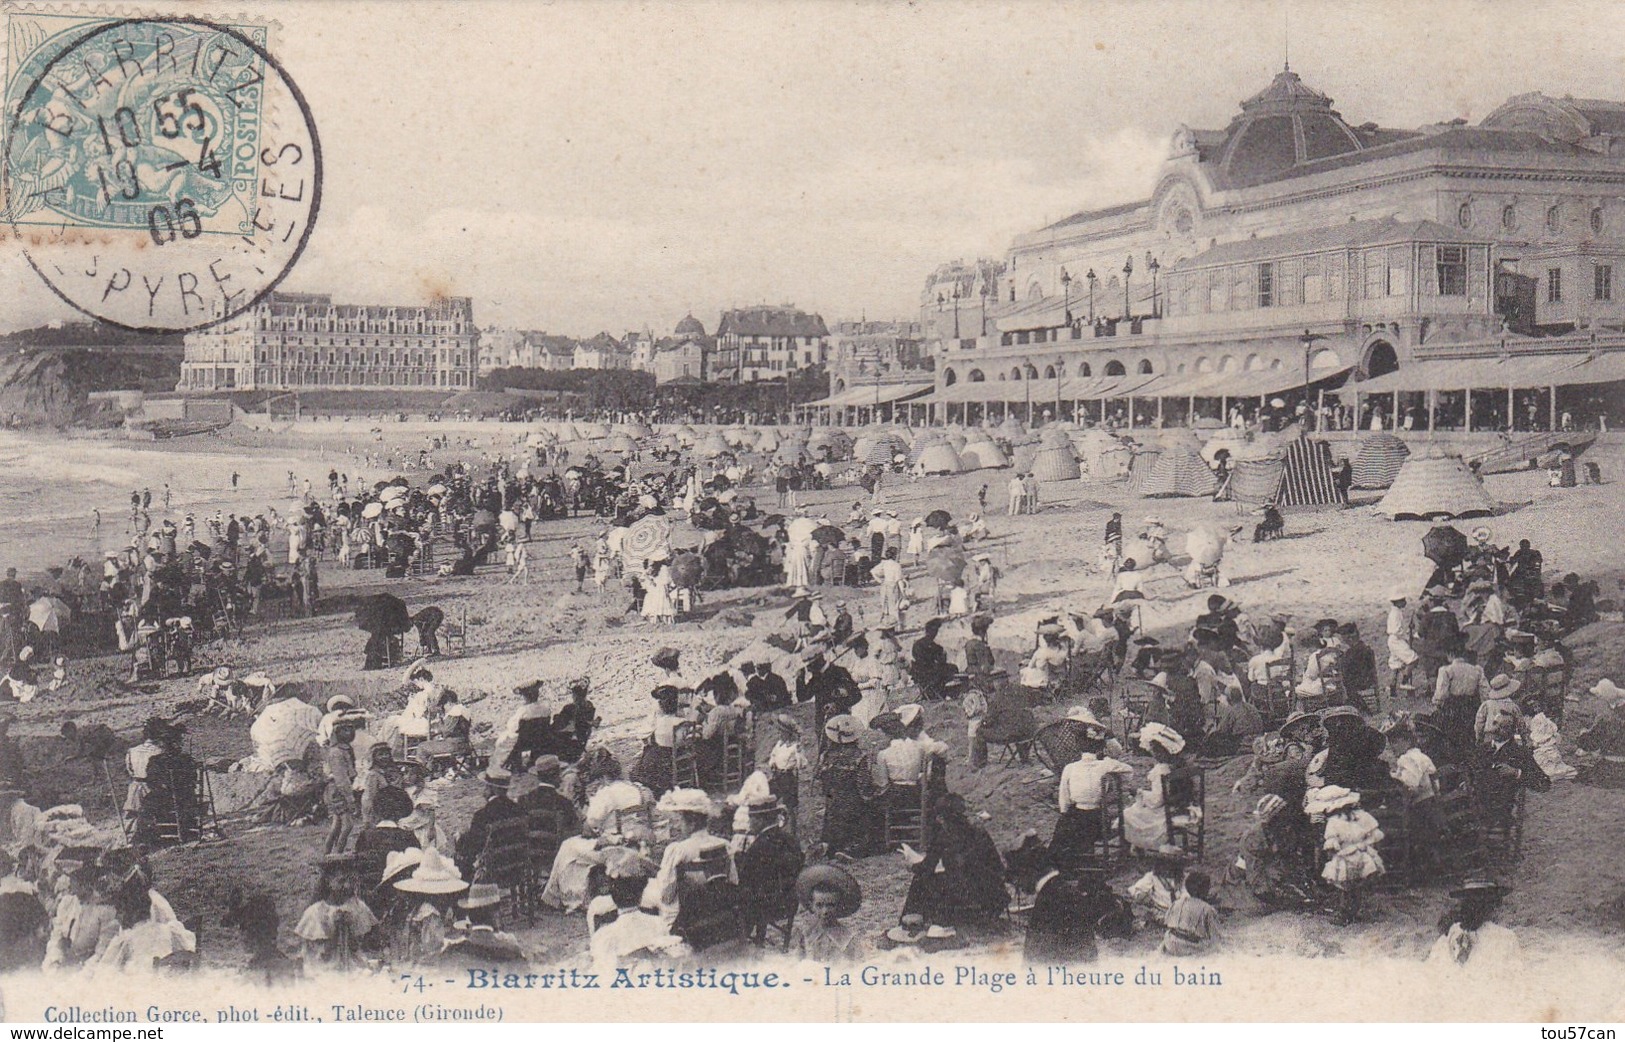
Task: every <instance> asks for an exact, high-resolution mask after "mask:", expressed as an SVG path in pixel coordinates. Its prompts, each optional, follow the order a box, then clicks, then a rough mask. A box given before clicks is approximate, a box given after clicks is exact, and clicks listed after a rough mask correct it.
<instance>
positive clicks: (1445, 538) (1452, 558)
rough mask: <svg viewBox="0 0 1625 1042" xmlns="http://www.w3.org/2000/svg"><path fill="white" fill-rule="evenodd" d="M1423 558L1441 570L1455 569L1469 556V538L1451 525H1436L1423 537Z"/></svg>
mask: <svg viewBox="0 0 1625 1042" xmlns="http://www.w3.org/2000/svg"><path fill="white" fill-rule="evenodd" d="M1422 556H1424V557H1426V558H1427V559H1428V560H1430V561H1432V562H1433V563H1434V564H1436V565H1438V566H1439V567H1441V568H1454V567H1455V566H1456V565H1458V564H1460V563H1461V562H1462V559H1463V558H1465V557H1466V556H1467V537H1466V536H1464V535H1462V534H1461V532H1460V531H1459V530H1458V529H1455V528H1452V527H1450V526H1449V525H1434V526H1433V527H1432V528H1430V529H1428V533H1427V535H1425V536H1423V537H1422Z"/></svg>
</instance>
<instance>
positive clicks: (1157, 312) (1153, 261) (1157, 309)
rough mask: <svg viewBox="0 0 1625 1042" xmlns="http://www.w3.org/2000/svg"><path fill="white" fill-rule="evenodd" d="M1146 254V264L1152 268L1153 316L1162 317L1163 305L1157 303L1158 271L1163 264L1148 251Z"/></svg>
mask: <svg viewBox="0 0 1625 1042" xmlns="http://www.w3.org/2000/svg"><path fill="white" fill-rule="evenodd" d="M1145 256H1146V265H1145V266H1146V267H1147V268H1149V269H1151V317H1152V318H1161V317H1162V307H1161V305H1159V304H1158V303H1157V272H1158V271H1160V270H1162V265H1161V264H1159V263H1158V262H1157V258H1155V257H1153V256H1151V254H1149V253H1147V254H1146V255H1145Z"/></svg>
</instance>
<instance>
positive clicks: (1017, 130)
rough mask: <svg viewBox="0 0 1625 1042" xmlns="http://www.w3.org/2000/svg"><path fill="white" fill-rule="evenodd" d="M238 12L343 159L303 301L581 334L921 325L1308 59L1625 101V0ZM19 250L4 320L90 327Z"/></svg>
mask: <svg viewBox="0 0 1625 1042" xmlns="http://www.w3.org/2000/svg"><path fill="white" fill-rule="evenodd" d="M232 10H234V11H236V10H246V11H247V12H248V13H249V15H250V16H251V17H263V18H266V19H270V20H272V21H274V22H275V23H276V28H275V29H274V30H273V36H272V48H271V49H272V51H273V52H274V53H275V54H276V55H277V56H278V57H279V58H280V59H281V61H282V63H283V65H284V66H285V67H286V68H287V69H288V71H289V73H290V74H291V75H292V77H293V78H294V80H295V81H296V82H297V83H298V84H299V86H300V87H301V88H302V90H303V91H304V93H305V95H306V97H307V99H308V100H309V102H310V105H311V109H312V111H313V113H314V115H315V118H316V122H317V126H318V129H319V132H320V136H321V141H322V146H323V150H324V156H325V161H326V179H325V185H324V198H323V204H322V213H321V217H320V220H319V222H318V224H317V227H316V230H315V233H314V235H313V236H312V239H311V242H310V244H309V246H308V248H307V250H306V252H305V255H304V257H303V258H302V259H301V261H300V262H299V264H298V265H297V266H296V267H295V269H294V270H293V272H292V273H291V274H290V275H289V277H288V279H287V281H286V282H285V283H284V288H286V289H295V290H306V291H312V292H328V293H331V294H333V296H334V297H335V298H336V299H338V300H341V301H347V302H368V303H401V304H410V303H416V302H418V301H422V300H426V299H428V298H429V297H431V296H432V295H433V294H435V293H448V294H460V295H468V296H471V297H473V298H474V303H475V316H476V319H477V321H478V322H479V324H480V325H482V326H487V325H493V324H495V325H504V326H517V327H520V328H526V329H542V330H547V331H550V332H557V333H568V334H573V335H590V334H592V333H595V332H597V331H599V330H609V331H611V332H614V333H617V334H620V333H624V332H626V331H628V330H632V329H643V328H645V327H647V328H650V329H652V330H653V331H654V332H655V333H656V334H662V333H666V332H669V331H670V329H671V327H672V325H673V324H674V323H675V322H676V321H677V320H678V319H680V318H681V317H682V316H683V315H684V313H686V312H689V311H692V312H693V313H694V314H695V315H697V316H699V317H700V318H701V319H702V321H704V322H705V324H706V327H707V328H708V329H709V328H713V327H714V326H715V324H716V320H717V316H718V315H719V313H720V312H721V311H722V310H723V309H725V308H728V307H733V306H741V305H749V304H760V303H770V304H780V303H794V304H796V305H798V306H800V307H803V308H806V309H808V310H815V311H818V312H820V313H822V314H823V315H824V316H825V318H826V319H829V320H831V321H834V320H837V319H855V318H857V317H859V316H860V315H867V316H868V317H869V318H871V319H874V318H892V317H911V316H916V315H917V312H918V306H919V304H918V302H919V294H920V290H921V287H922V285H923V283H924V279H925V276H926V275H927V274H928V273H929V272H930V271H931V270H932V269H933V268H935V267H936V266H937V265H938V264H940V263H942V262H944V261H949V260H954V259H956V258H965V259H970V258H974V257H976V256H994V257H999V256H1002V255H1003V254H1004V252H1005V250H1006V249H1007V247H1008V245H1009V243H1010V240H1011V239H1012V237H1014V236H1015V235H1016V234H1018V233H1020V232H1023V231H1028V230H1031V229H1033V228H1037V227H1040V226H1042V225H1043V224H1045V223H1046V222H1048V221H1053V220H1058V219H1060V218H1061V217H1064V216H1066V215H1067V214H1070V213H1074V212H1077V211H1078V210H1082V209H1088V208H1093V207H1098V206H1107V205H1111V204H1114V203H1119V202H1126V201H1130V200H1133V199H1137V198H1143V197H1144V196H1145V195H1147V194H1148V193H1149V191H1150V189H1151V187H1152V181H1153V179H1154V176H1155V171H1156V166H1157V164H1158V162H1159V161H1160V160H1161V158H1162V157H1163V155H1164V154H1165V152H1166V148H1167V142H1168V139H1169V135H1170V134H1171V133H1172V132H1173V131H1174V129H1175V128H1176V127H1178V126H1179V125H1180V124H1181V123H1184V124H1188V125H1190V126H1193V127H1222V126H1224V125H1225V123H1226V122H1228V120H1229V119H1230V117H1231V116H1232V115H1233V114H1235V113H1236V112H1237V111H1238V108H1237V106H1238V103H1239V102H1240V101H1241V99H1243V98H1245V97H1247V96H1249V95H1250V94H1252V93H1255V92H1256V91H1258V90H1260V89H1262V88H1263V87H1264V86H1265V85H1267V84H1268V83H1269V81H1270V79H1271V77H1272V76H1273V75H1274V74H1275V73H1276V72H1278V71H1280V68H1281V65H1282V62H1283V61H1284V60H1285V57H1286V54H1287V51H1288V48H1289V49H1290V58H1291V63H1292V68H1293V70H1294V71H1296V72H1298V73H1299V74H1300V75H1301V76H1302V77H1303V78H1304V80H1305V82H1307V83H1309V84H1310V85H1312V86H1314V87H1316V88H1317V89H1320V90H1322V91H1324V92H1326V93H1328V94H1330V95H1331V96H1332V97H1333V98H1334V99H1335V101H1336V104H1337V107H1338V109H1339V110H1340V111H1341V112H1342V113H1343V115H1344V117H1345V118H1346V119H1348V120H1349V121H1350V122H1351V123H1362V122H1366V121H1368V120H1374V121H1376V122H1378V123H1381V124H1382V125H1384V126H1395V127H1414V126H1418V125H1420V124H1423V123H1430V122H1437V121H1442V120H1447V119H1451V118H1456V117H1462V118H1465V119H1468V120H1470V121H1474V122H1476V121H1477V120H1479V119H1481V118H1482V117H1483V116H1485V115H1486V114H1488V113H1489V112H1490V111H1491V110H1493V109H1494V108H1495V107H1496V106H1497V105H1499V104H1500V103H1501V102H1502V101H1504V100H1505V99H1506V98H1507V97H1509V96H1510V95H1512V94H1515V93H1520V92H1523V91H1530V90H1543V91H1545V92H1546V93H1549V94H1555V95H1562V94H1572V95H1574V96H1577V97H1603V98H1616V99H1625V77H1622V75H1621V74H1622V72H1625V6H1622V5H1618V4H1614V3H1592V2H1589V0H1576V2H1573V3H1542V2H1516V3H1514V2H1513V0H1504V2H1462V0H1430V2H1427V3H1416V2H1414V0H1405V2H1389V0H1380V2H1364V3H1360V2H1340V3H1337V4H1335V5H1334V4H1325V3H1319V2H1314V3H1311V2H1308V0H1296V2H1293V0H1256V2H1249V0H1242V2H1231V3H1225V4H1215V3H1202V2H1196V0H1145V2H1136V3H1129V2H1099V0H1093V2H1071V3H1050V2H1039V0H1030V2H1028V0H1023V2H1004V3H997V2H978V3H972V2H969V0H954V2H947V0H920V2H916V3H908V4H895V3H888V4H880V3H842V2H836V0H777V2H771V3H760V2H746V0H727V2H694V3H680V2H672V3H659V4H654V3H620V2H615V0H561V2H556V3H512V4H508V3H497V2H485V3H482V2H478V0H467V2H459V3H427V2H424V3H390V4H384V3H363V2H353V0H320V2H290V3H259V4H256V3H254V2H252V0H245V2H239V3H234V4H233V5H232ZM198 13H199V14H204V15H205V16H206V14H207V12H206V11H205V10H204V9H203V8H198ZM1288 41H1290V42H1288ZM0 245H3V246H4V250H3V251H0V331H3V330H10V329H16V328H23V327H28V326H32V325H35V324H37V323H39V322H41V321H45V320H49V319H52V318H72V317H75V316H74V314H73V313H72V312H69V311H67V310H66V309H65V308H64V306H63V305H61V304H60V303H59V302H58V301H57V300H56V298H55V297H53V296H52V295H51V294H50V293H49V292H48V291H47V290H46V289H45V288H44V287H43V285H41V284H40V283H39V281H38V278H37V276H35V275H34V274H33V272H32V271H30V270H29V269H28V268H27V266H26V264H25V263H24V262H23V261H22V259H21V256H20V253H19V252H18V249H17V244H16V243H15V242H13V241H9V240H8V241H5V242H3V243H0Z"/></svg>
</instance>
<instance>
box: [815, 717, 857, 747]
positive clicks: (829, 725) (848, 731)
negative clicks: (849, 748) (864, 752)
mask: <svg viewBox="0 0 1625 1042" xmlns="http://www.w3.org/2000/svg"><path fill="white" fill-rule="evenodd" d="M862 731H863V728H862V727H860V726H859V725H858V718H857V717H855V716H853V715H852V714H850V713H842V714H841V715H839V716H832V717H830V718H829V719H828V720H826V721H824V737H825V738H828V739H829V740H830V741H832V742H834V743H835V744H836V745H851V744H852V743H854V742H856V741H857V740H858V735H859V734H861V733H862Z"/></svg>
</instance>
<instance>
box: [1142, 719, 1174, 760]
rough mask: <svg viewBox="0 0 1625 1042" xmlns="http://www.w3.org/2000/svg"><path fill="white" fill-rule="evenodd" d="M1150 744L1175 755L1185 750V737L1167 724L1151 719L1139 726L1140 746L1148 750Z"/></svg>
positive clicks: (1150, 746) (1149, 749)
mask: <svg viewBox="0 0 1625 1042" xmlns="http://www.w3.org/2000/svg"><path fill="white" fill-rule="evenodd" d="M1152 746H1158V747H1160V748H1161V749H1162V750H1163V751H1164V752H1166V753H1168V754H1169V755H1170V756H1175V755H1178V754H1179V753H1182V752H1184V751H1185V738H1184V736H1183V735H1181V734H1180V733H1179V732H1178V731H1176V730H1174V729H1173V728H1172V727H1169V726H1168V725H1167V724H1161V723H1157V722H1155V721H1153V722H1151V723H1149V724H1146V725H1145V726H1144V727H1142V728H1140V748H1141V749H1144V750H1145V751H1146V752H1150V751H1151V748H1152Z"/></svg>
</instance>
